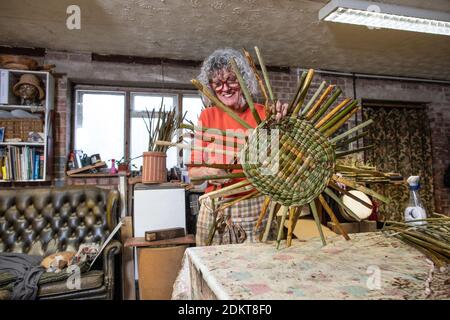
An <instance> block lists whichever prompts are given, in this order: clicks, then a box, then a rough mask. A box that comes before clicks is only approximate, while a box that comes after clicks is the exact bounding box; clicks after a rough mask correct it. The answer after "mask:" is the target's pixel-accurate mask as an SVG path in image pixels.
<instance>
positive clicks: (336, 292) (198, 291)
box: [172, 232, 450, 300]
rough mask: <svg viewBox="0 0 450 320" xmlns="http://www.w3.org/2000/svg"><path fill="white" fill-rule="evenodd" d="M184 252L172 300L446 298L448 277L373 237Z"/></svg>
mask: <svg viewBox="0 0 450 320" xmlns="http://www.w3.org/2000/svg"><path fill="white" fill-rule="evenodd" d="M350 237H351V241H345V240H344V239H343V237H342V236H334V237H332V238H329V239H328V244H327V246H325V247H323V246H322V244H321V241H320V239H318V238H314V239H311V240H309V241H307V242H300V241H298V240H297V241H293V245H292V246H291V247H289V248H282V249H280V250H277V249H276V248H275V245H274V244H273V243H268V244H264V243H255V244H234V245H223V246H210V247H195V248H188V249H187V250H186V251H185V253H184V257H183V267H182V270H181V271H180V273H179V274H178V277H177V280H176V281H175V284H174V290H173V294H172V299H268V300H286V299H450V286H449V279H450V274H449V271H448V268H447V271H444V272H441V271H439V270H436V269H435V268H434V266H433V264H432V262H431V261H430V260H428V259H427V258H426V257H425V256H424V255H423V254H422V253H420V252H419V251H417V250H416V249H415V248H413V247H410V246H409V245H406V244H404V243H403V242H401V241H400V240H398V239H395V238H387V237H386V236H385V235H383V234H382V233H381V232H370V233H358V234H352V235H350Z"/></svg>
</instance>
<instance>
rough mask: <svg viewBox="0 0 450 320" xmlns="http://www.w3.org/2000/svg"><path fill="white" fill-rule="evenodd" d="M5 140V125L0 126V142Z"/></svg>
mask: <svg viewBox="0 0 450 320" xmlns="http://www.w3.org/2000/svg"><path fill="white" fill-rule="evenodd" d="M4 140H5V127H0V142H3V141H4Z"/></svg>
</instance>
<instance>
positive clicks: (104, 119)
mask: <svg viewBox="0 0 450 320" xmlns="http://www.w3.org/2000/svg"><path fill="white" fill-rule="evenodd" d="M120 89H122V88H120ZM75 92H76V104H75V130H74V149H75V150H83V152H84V153H86V154H87V155H88V156H90V155H92V154H95V153H99V154H100V156H101V158H102V160H104V161H107V160H110V159H117V160H118V159H121V158H122V157H123V156H124V155H127V157H129V158H131V159H133V158H135V159H134V160H133V161H132V164H134V165H135V166H136V167H137V168H138V169H139V168H140V167H141V166H142V158H141V157H140V156H141V155H142V153H143V152H144V151H147V150H148V131H147V128H146V125H145V123H144V119H145V121H147V123H148V120H149V119H148V114H147V112H146V110H148V111H149V112H151V111H152V110H153V109H154V110H155V111H156V110H159V108H160V107H161V103H162V105H163V106H164V108H165V110H167V111H169V110H172V109H173V108H175V109H176V110H177V113H178V115H179V116H182V114H184V112H186V111H187V113H186V118H185V119H186V120H190V121H192V122H194V123H196V122H197V120H198V116H199V115H200V112H201V110H202V109H203V103H202V100H201V98H200V96H199V95H198V94H196V93H195V92H194V91H187V90H186V91H180V92H177V91H173V90H171V91H167V92H156V91H151V92H145V91H142V92H141V91H137V90H128V89H125V88H124V89H123V91H122V90H120V91H113V90H93V89H89V90H88V89H78V88H76V89H75ZM128 106H129V107H128ZM127 108H129V110H127ZM152 121H157V115H155V117H154V118H153V119H152ZM185 122H186V121H185ZM174 139H175V138H174ZM185 141H189V140H185ZM189 156H190V154H189V152H180V154H178V153H177V149H176V148H169V149H168V151H167V168H168V169H169V168H172V167H174V166H181V165H182V164H183V163H186V159H188V157H189ZM183 159H184V160H183ZM108 165H110V164H108Z"/></svg>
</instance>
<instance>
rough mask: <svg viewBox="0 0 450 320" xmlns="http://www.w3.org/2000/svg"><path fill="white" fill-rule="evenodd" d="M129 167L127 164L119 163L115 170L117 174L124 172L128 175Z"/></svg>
mask: <svg viewBox="0 0 450 320" xmlns="http://www.w3.org/2000/svg"><path fill="white" fill-rule="evenodd" d="M129 169H130V166H129V165H128V163H121V164H119V165H118V166H117V170H118V171H119V172H126V173H128V172H129V171H130V170H129Z"/></svg>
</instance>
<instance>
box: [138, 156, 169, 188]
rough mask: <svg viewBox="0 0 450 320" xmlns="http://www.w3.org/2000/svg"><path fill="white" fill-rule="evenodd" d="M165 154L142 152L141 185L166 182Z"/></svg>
mask: <svg viewBox="0 0 450 320" xmlns="http://www.w3.org/2000/svg"><path fill="white" fill-rule="evenodd" d="M166 157H167V155H166V153H165V152H153V151H152V152H144V155H143V158H144V163H143V165H142V183H163V182H167V171H166Z"/></svg>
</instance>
